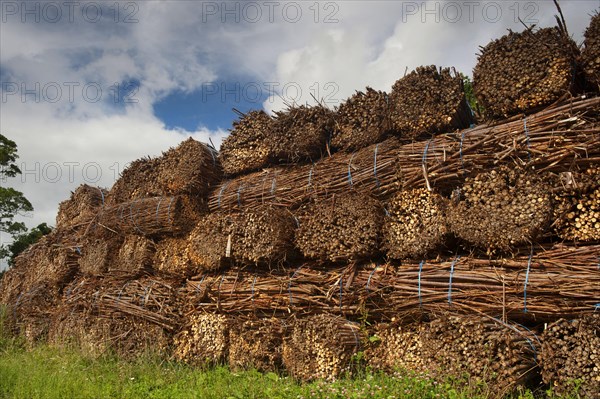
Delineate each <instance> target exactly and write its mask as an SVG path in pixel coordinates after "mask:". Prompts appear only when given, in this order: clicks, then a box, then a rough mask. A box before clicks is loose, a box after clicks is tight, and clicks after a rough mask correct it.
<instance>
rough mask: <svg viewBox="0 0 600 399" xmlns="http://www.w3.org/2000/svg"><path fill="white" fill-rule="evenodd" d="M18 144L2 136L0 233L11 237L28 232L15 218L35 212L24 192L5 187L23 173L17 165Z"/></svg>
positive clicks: (0, 136)
mask: <svg viewBox="0 0 600 399" xmlns="http://www.w3.org/2000/svg"><path fill="white" fill-rule="evenodd" d="M18 157H19V156H18V155H17V144H16V143H15V142H14V141H12V140H9V139H8V138H6V137H5V136H3V135H2V134H0V181H1V182H2V183H3V184H2V186H1V187H0V232H4V233H8V234H10V235H13V236H14V235H16V234H21V233H23V232H25V231H27V228H26V227H25V224H24V223H20V222H15V221H14V217H15V216H17V215H19V214H24V213H26V212H31V211H33V206H32V205H31V202H29V200H27V198H25V196H24V195H23V193H22V192H20V191H17V190H15V189H14V188H11V187H5V183H6V181H7V179H8V178H9V177H15V176H17V175H18V174H20V173H21V170H20V169H19V167H18V166H17V165H16V164H15V162H16V160H17V158H18Z"/></svg>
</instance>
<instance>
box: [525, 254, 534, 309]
mask: <svg viewBox="0 0 600 399" xmlns="http://www.w3.org/2000/svg"><path fill="white" fill-rule="evenodd" d="M531 259H533V247H531V253H530V254H529V261H528V262H527V272H526V273H525V285H524V287H523V313H527V284H528V283H529V270H531Z"/></svg>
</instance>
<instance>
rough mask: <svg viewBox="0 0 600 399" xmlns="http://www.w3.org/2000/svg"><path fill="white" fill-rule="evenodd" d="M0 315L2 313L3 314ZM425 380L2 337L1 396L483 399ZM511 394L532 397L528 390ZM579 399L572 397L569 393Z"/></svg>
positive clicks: (476, 390) (478, 392)
mask: <svg viewBox="0 0 600 399" xmlns="http://www.w3.org/2000/svg"><path fill="white" fill-rule="evenodd" d="M0 313H1V312H0ZM455 386H457V385H456V384H453V383H451V382H448V383H444V384H438V383H435V382H433V381H431V380H429V379H427V378H425V377H420V376H415V375H412V376H408V375H400V374H397V375H395V376H390V375H384V374H370V373H363V374H362V375H360V376H358V377H355V378H348V379H343V380H340V381H337V382H335V383H325V382H318V381H317V382H314V383H310V384H299V383H297V382H295V381H294V380H292V379H290V378H288V377H282V376H280V375H277V374H274V373H266V374H262V373H258V372H256V371H245V372H231V371H229V370H228V369H227V368H225V367H214V368H210V369H205V370H201V369H197V368H191V367H188V366H186V365H183V364H179V363H174V362H166V361H162V360H159V359H157V358H153V357H147V358H142V359H137V360H134V361H124V360H119V359H117V358H115V357H112V356H104V357H101V358H96V359H94V358H90V357H88V356H85V355H83V354H82V353H80V352H78V351H76V350H66V351H65V350H58V349H56V348H52V347H49V346H46V345H40V346H39V347H37V348H34V349H30V350H26V349H24V348H23V345H21V344H20V342H19V341H18V340H17V339H14V338H10V337H7V336H6V335H5V334H2V320H1V315H0V398H23V399H35V398H48V399H58V398H65V399H71V398H79V399H85V398H94V399H95V398H107V399H108V398H110V399H115V398H165V399H166V398H168V399H180V398H181V399H183V398H215V399H217V398H218V399H228V398H306V399H309V398H310V399H312V398H340V399H342V398H343V399H345V398H407V399H408V398H448V399H459V398H465V399H466V398H486V397H488V395H487V394H486V389H485V387H471V388H469V389H466V390H465V389H463V390H459V389H456V388H454V387H455ZM514 398H523V399H533V398H534V395H533V394H532V393H531V392H523V393H521V394H517V395H515V396H514ZM572 398H577V395H574V396H572Z"/></svg>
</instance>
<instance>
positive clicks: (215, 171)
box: [107, 138, 223, 205]
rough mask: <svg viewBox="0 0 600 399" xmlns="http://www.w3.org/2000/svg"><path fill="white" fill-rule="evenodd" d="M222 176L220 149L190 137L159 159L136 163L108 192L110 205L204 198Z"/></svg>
mask: <svg viewBox="0 0 600 399" xmlns="http://www.w3.org/2000/svg"><path fill="white" fill-rule="evenodd" d="M222 175H223V171H222V168H221V165H220V163H219V161H218V159H217V151H216V150H215V149H214V148H212V147H209V146H208V145H206V144H203V143H200V142H198V141H196V140H193V139H192V138H189V139H187V140H185V141H183V142H182V143H181V144H179V146H177V147H175V148H171V149H169V150H168V151H166V152H164V153H163V154H162V155H161V156H160V157H158V158H142V159H138V160H137V161H134V162H132V163H131V164H130V165H129V166H128V167H127V168H126V169H125V170H124V171H123V173H122V174H121V177H120V178H119V179H118V180H117V181H116V182H115V184H114V185H113V187H112V188H111V190H110V192H109V193H108V196H107V204H109V205H115V204H119V203H123V202H130V201H132V200H139V199H141V198H146V197H161V196H177V195H184V194H185V195H191V196H196V197H199V198H204V197H205V196H206V194H207V193H208V191H209V190H210V189H212V187H213V186H214V185H216V184H217V183H218V182H219V181H220V180H221V178H222Z"/></svg>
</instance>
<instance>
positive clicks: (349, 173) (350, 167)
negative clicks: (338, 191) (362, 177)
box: [348, 153, 356, 186]
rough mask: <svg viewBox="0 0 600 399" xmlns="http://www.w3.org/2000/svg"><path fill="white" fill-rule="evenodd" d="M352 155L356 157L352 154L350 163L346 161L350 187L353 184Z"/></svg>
mask: <svg viewBox="0 0 600 399" xmlns="http://www.w3.org/2000/svg"><path fill="white" fill-rule="evenodd" d="M354 155H356V153H354V154H352V156H351V157H350V161H348V184H350V185H351V186H352V185H353V184H354V182H353V181H352V159H354Z"/></svg>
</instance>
